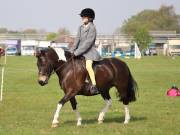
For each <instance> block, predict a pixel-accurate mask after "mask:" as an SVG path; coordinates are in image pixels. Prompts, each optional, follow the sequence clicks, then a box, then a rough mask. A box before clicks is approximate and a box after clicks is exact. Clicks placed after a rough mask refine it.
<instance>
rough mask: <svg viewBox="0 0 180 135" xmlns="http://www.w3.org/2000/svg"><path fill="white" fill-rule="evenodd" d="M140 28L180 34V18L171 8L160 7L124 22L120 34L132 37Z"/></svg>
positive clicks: (142, 12)
mask: <svg viewBox="0 0 180 135" xmlns="http://www.w3.org/2000/svg"><path fill="white" fill-rule="evenodd" d="M142 26H143V27H147V28H148V29H149V30H158V31H159V30H171V31H172V30H176V32H177V33H178V32H179V33H180V17H179V15H177V14H176V13H175V10H174V7H173V6H164V5H162V6H161V7H160V9H159V10H143V11H141V12H140V13H138V14H137V15H135V16H132V17H131V18H129V19H128V20H126V21H124V23H123V25H122V27H121V32H123V33H126V34H131V35H133V33H135V32H136V31H137V29H139V28H141V27H142Z"/></svg>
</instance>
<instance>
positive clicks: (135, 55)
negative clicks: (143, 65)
mask: <svg viewBox="0 0 180 135" xmlns="http://www.w3.org/2000/svg"><path fill="white" fill-rule="evenodd" d="M134 51H135V53H134V58H135V59H141V52H140V50H139V47H138V45H137V43H136V42H135V46H134Z"/></svg>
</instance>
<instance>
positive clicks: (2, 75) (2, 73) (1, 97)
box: [0, 48, 6, 101]
mask: <svg viewBox="0 0 180 135" xmlns="http://www.w3.org/2000/svg"><path fill="white" fill-rule="evenodd" d="M4 65H6V48H5V55H4ZM4 65H3V67H2V72H1V95H0V101H2V100H3V87H4Z"/></svg>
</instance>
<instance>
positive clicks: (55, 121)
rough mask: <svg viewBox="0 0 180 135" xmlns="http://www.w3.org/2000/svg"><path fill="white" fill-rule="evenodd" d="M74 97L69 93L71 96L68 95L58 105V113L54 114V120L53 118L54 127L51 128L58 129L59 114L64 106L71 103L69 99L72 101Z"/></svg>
mask: <svg viewBox="0 0 180 135" xmlns="http://www.w3.org/2000/svg"><path fill="white" fill-rule="evenodd" d="M73 96H74V94H72V93H71V92H69V94H66V95H65V96H64V97H63V98H62V99H61V100H60V101H59V103H58V105H57V109H56V112H55V114H54V118H53V121H52V126H51V127H57V126H58V124H59V121H58V119H59V113H60V111H61V109H62V107H63V106H64V104H65V103H66V102H67V101H69V99H71V98H72V97H73Z"/></svg>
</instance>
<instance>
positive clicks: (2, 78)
mask: <svg viewBox="0 0 180 135" xmlns="http://www.w3.org/2000/svg"><path fill="white" fill-rule="evenodd" d="M3 83H4V67H2V75H1V98H0V101H2V100H3Z"/></svg>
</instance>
